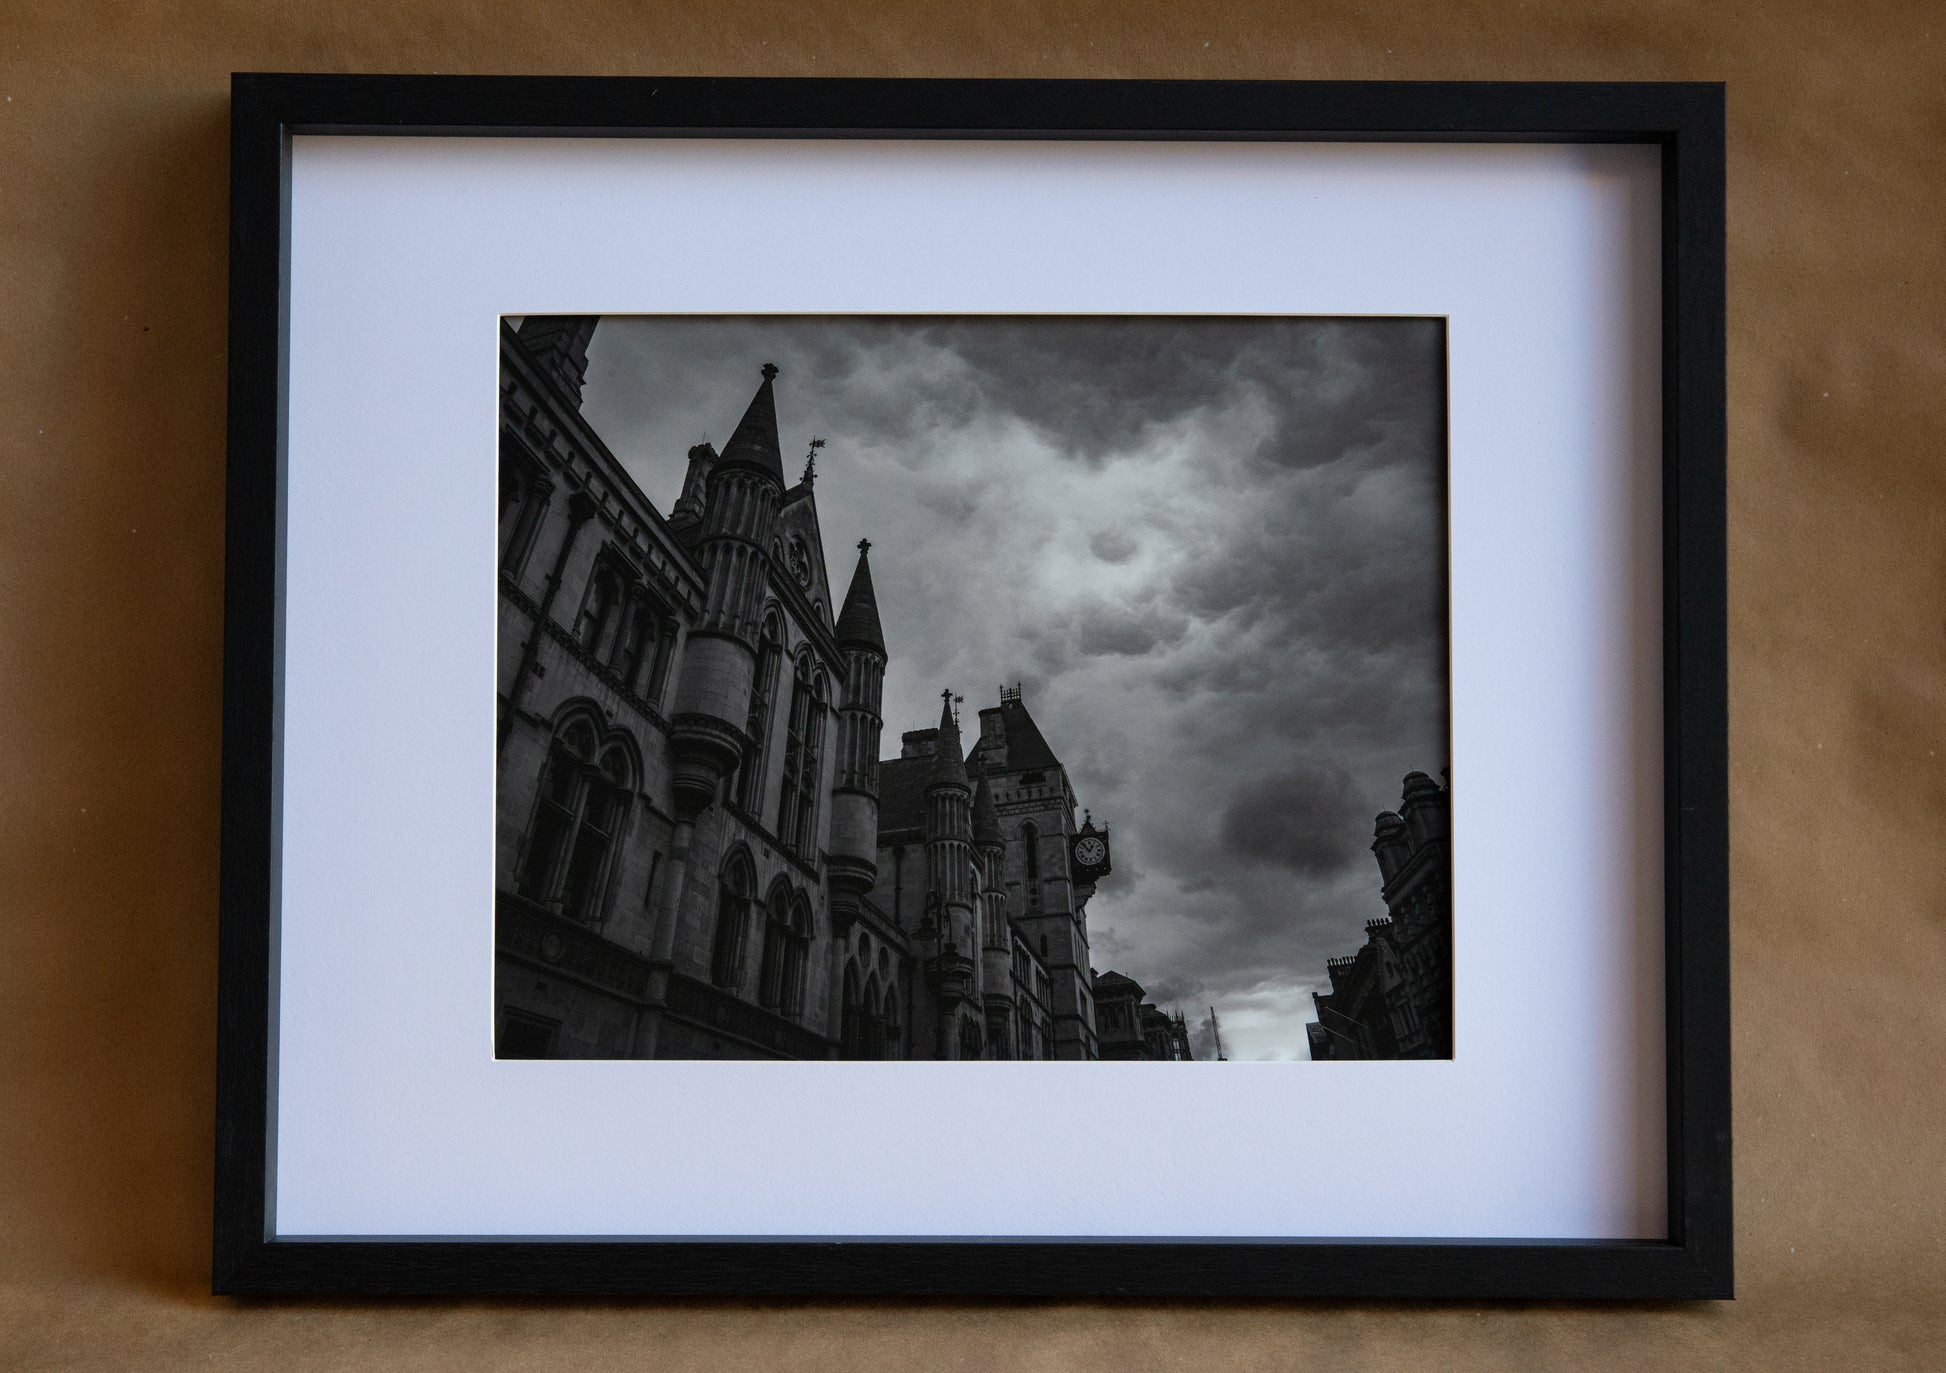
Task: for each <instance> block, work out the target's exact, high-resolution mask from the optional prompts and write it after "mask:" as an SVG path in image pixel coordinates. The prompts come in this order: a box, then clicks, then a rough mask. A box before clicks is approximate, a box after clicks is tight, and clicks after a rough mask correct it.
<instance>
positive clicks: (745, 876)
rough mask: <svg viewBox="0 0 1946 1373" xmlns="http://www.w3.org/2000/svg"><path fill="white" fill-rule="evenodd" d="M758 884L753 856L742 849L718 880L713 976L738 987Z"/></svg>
mask: <svg viewBox="0 0 1946 1373" xmlns="http://www.w3.org/2000/svg"><path fill="white" fill-rule="evenodd" d="M754 885H755V882H754V880H753V877H752V874H751V871H750V859H749V857H748V856H747V855H745V854H744V853H742V852H740V851H739V852H738V853H737V855H736V856H735V857H734V858H732V859H731V860H730V862H729V864H728V866H726V867H725V868H724V869H723V875H722V878H721V879H720V880H719V881H718V883H717V895H716V941H715V944H714V946H713V947H712V948H711V950H710V980H711V981H712V982H714V983H716V985H717V986H719V987H734V986H736V984H737V982H738V981H739V980H740V979H741V978H742V976H743V940H744V936H745V932H746V931H747V930H748V929H749V927H750V893H751V888H752V887H753V886H754Z"/></svg>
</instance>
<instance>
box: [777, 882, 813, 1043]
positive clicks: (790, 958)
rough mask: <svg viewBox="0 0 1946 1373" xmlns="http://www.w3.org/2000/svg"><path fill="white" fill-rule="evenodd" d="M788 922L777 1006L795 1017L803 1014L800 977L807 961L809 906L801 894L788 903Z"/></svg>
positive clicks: (808, 948)
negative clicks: (789, 904) (789, 907)
mask: <svg viewBox="0 0 1946 1373" xmlns="http://www.w3.org/2000/svg"><path fill="white" fill-rule="evenodd" d="M788 925H789V927H788V929H787V930H786V931H785V933H784V971H783V985H782V987H781V988H780V989H779V993H778V1002H777V1008H778V1009H779V1010H780V1011H782V1012H783V1013H784V1014H785V1015H787V1016H789V1017H791V1018H792V1019H793V1020H795V1019H797V1018H798V1017H800V1016H802V1015H803V1014H804V979H805V973H806V970H807V968H808V967H809V965H810V962H811V905H810V903H809V902H808V901H806V900H805V899H804V897H803V895H802V894H801V893H800V894H799V895H798V897H797V899H796V900H794V901H792V902H791V911H790V920H789V922H788Z"/></svg>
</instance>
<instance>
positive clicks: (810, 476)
mask: <svg viewBox="0 0 1946 1373" xmlns="http://www.w3.org/2000/svg"><path fill="white" fill-rule="evenodd" d="M822 447H824V440H823V439H812V440H811V451H810V452H808V453H806V454H805V455H804V484H805V485H806V486H809V485H810V484H811V483H812V482H814V481H816V480H817V478H818V450H819V449H820V448H822Z"/></svg>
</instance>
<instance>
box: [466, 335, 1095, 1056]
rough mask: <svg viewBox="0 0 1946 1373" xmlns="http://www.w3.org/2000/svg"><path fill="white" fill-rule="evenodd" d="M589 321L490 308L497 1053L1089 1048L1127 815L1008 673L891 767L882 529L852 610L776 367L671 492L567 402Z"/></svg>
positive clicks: (948, 708) (579, 372) (575, 394)
mask: <svg viewBox="0 0 1946 1373" xmlns="http://www.w3.org/2000/svg"><path fill="white" fill-rule="evenodd" d="M596 326H597V320H596V319H595V318H593V317H584V316H530V317H528V318H527V319H526V320H524V321H523V322H522V323H521V324H520V326H519V327H518V329H515V328H513V327H511V326H510V325H508V324H505V323H503V324H502V326H501V337H500V414H501V427H500V574H499V575H500V619H499V726H498V778H499V790H498V796H497V803H496V826H497V833H496V857H495V880H496V888H497V895H496V919H495V951H496V964H495V998H496V1018H495V1037H496V1052H497V1053H498V1054H499V1055H500V1056H501V1057H508V1058H514V1057H555V1058H829V1057H841V1058H922V1059H923V1058H945V1059H953V1058H1076V1059H1086V1058H1095V1057H1097V1056H1098V1055H1099V1052H1100V1047H1099V1043H1098V1040H1097V1035H1096V1026H1095V1007H1094V1000H1093V992H1092V988H1091V985H1090V978H1089V972H1088V925H1087V915H1086V910H1087V903H1088V898H1089V897H1090V896H1091V895H1092V894H1093V892H1094V890H1095V883H1096V882H1097V881H1098V880H1099V879H1100V878H1102V877H1104V876H1106V875H1107V874H1108V872H1109V856H1108V847H1107V841H1108V836H1107V832H1106V831H1105V830H1097V829H1096V828H1095V827H1094V825H1093V824H1092V822H1091V821H1089V820H1086V819H1085V818H1084V822H1083V823H1082V824H1080V825H1076V823H1075V819H1074V814H1075V797H1074V793H1073V789H1072V787H1071V785H1070V783H1069V780H1068V776H1067V772H1066V770H1065V769H1064V768H1063V767H1062V766H1061V763H1060V760H1059V759H1058V758H1057V757H1056V756H1055V754H1054V752H1053V750H1052V749H1051V748H1049V746H1048V744H1047V741H1046V740H1045V739H1044V738H1043V737H1042V736H1041V733H1040V730H1039V729H1038V727H1036V725H1035V723H1034V721H1033V718H1032V716H1031V715H1029V714H1028V711H1027V706H1026V703H1025V702H1024V701H1023V700H1022V698H1021V693H1020V692H1019V690H1018V689H1016V690H1014V691H1011V692H1007V691H1003V692H1002V694H1001V699H1000V701H999V703H998V704H997V705H995V706H992V707H989V708H986V709H983V710H981V711H980V712H979V722H980V732H979V737H978V738H977V739H976V740H975V741H974V742H973V744H972V747H971V748H970V750H967V749H964V748H963V746H962V741H961V739H960V729H959V721H958V718H957V716H956V714H955V712H954V710H953V700H952V698H951V696H950V693H949V694H948V699H947V700H946V701H945V703H944V705H943V707H942V710H941V714H940V722H939V725H938V727H937V728H936V729H930V730H920V731H915V732H913V733H910V734H907V735H906V736H905V737H904V739H903V741H902V747H901V750H900V756H899V757H898V758H896V759H892V760H890V761H886V762H881V761H880V760H879V732H880V727H881V720H880V700H881V691H882V688H883V683H884V676H885V668H886V663H887V659H888V652H887V646H886V643H885V639H884V635H883V632H882V630H881V627H880V624H879V615H878V605H877V598H876V593H875V590H874V587H873V584H872V572H871V567H870V564H869V562H868V560H867V550H868V548H869V544H867V543H863V542H861V543H860V545H859V554H858V562H857V565H856V568H855V570H854V572H853V574H852V578H851V583H850V586H849V589H848V590H847V591H846V593H845V596H844V598H843V600H842V601H837V600H835V599H834V597H833V595H832V587H831V584H830V582H829V581H828V579H827V573H826V564H825V557H824V547H823V543H822V539H821V536H820V532H819V526H818V512H817V497H816V494H815V474H814V468H813V465H812V464H811V463H809V462H808V461H807V464H806V466H805V469H804V473H803V476H802V477H801V478H800V479H799V480H798V481H797V482H795V483H790V482H787V481H786V479H785V477H784V468H783V460H782V451H781V448H780V443H779V438H778V427H777V410H776V399H775V395H774V382H775V380H776V376H777V369H776V368H774V367H771V366H768V365H766V366H765V367H764V368H763V369H762V371H763V376H762V381H761V382H760V384H759V385H758V387H757V390H756V394H755V396H754V397H753V398H752V400H751V401H750V403H749V406H748V408H747V409H746V410H745V412H744V414H743V418H742V419H741V421H740V422H739V423H738V424H737V425H736V427H735V429H734V431H733V432H732V433H731V435H730V438H729V440H728V442H726V443H725V444H724V446H723V448H722V451H721V452H718V451H717V450H716V449H715V448H713V447H712V446H710V445H708V444H699V445H697V446H696V447H695V448H693V449H691V450H690V452H689V461H688V469H687V473H686V477H685V481H684V484H683V489H682V494H681V497H680V499H678V500H677V501H676V503H675V505H674V507H673V508H672V509H671V510H670V512H669V513H668V515H666V516H665V515H663V514H662V513H661V512H660V511H658V510H656V509H655V508H654V507H653V506H652V505H651V504H650V503H649V501H648V499H647V498H646V497H645V496H644V495H643V493H642V492H641V490H640V489H639V488H638V487H637V485H636V484H635V482H634V481H633V480H632V479H631V478H630V477H629V475H628V474H627V473H626V472H625V471H624V470H623V468H622V465H621V463H620V462H619V461H617V459H616V457H615V455H614V454H613V453H612V452H610V451H609V449H608V447H607V446H606V445H605V444H604V443H603V441H602V439H601V437H600V436H599V435H598V434H596V433H595V432H594V430H593V429H592V428H591V427H590V426H589V424H588V422H587V420H586V419H585V418H584V417H583V415H582V413H581V390H582V383H583V378H584V376H585V374H586V369H587V356H588V347H589V344H590V341H591V339H592V338H593V335H594V332H595V329H596ZM813 447H814V448H815V445H813Z"/></svg>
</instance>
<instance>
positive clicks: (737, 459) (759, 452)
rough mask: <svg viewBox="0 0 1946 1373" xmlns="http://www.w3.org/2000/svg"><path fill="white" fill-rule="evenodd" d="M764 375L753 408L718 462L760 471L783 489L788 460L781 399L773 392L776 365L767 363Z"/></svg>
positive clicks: (732, 436) (738, 426)
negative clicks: (782, 444)
mask: <svg viewBox="0 0 1946 1373" xmlns="http://www.w3.org/2000/svg"><path fill="white" fill-rule="evenodd" d="M763 374H764V379H763V381H762V382H761V383H760V384H759V385H758V387H757V394H756V395H754V396H752V397H751V398H750V408H749V409H748V410H745V411H744V412H743V418H742V419H741V420H739V421H737V427H736V432H735V433H734V434H732V435H730V441H729V442H728V443H726V444H724V445H723V456H721V457H720V458H718V459H717V460H716V463H717V466H719V467H721V466H725V465H728V464H732V463H742V464H745V465H747V466H750V467H755V468H758V469H759V470H761V471H763V472H765V473H767V474H768V475H769V476H771V477H773V478H775V479H776V482H777V484H778V485H779V486H782V485H783V484H784V458H783V454H782V453H781V452H780V450H779V448H778V443H777V397H776V396H775V395H773V394H772V392H771V389H770V384H771V382H773V381H774V380H776V378H777V367H776V365H775V364H774V363H768V362H766V363H765V364H764V366H763Z"/></svg>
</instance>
